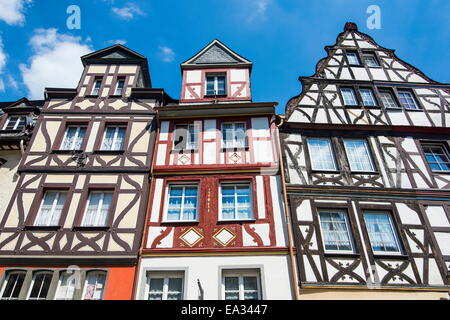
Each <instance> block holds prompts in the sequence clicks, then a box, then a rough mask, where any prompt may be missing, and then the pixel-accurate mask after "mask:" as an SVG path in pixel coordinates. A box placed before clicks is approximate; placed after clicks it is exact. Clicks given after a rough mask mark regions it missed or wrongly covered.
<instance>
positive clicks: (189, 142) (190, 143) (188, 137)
mask: <svg viewBox="0 0 450 320" xmlns="http://www.w3.org/2000/svg"><path fill="white" fill-rule="evenodd" d="M197 139H198V126H196V125H195V124H181V125H176V126H175V139H174V149H175V150H195V149H197Z"/></svg>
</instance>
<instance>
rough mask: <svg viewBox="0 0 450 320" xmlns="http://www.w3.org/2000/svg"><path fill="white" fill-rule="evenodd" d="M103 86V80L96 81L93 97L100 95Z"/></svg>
mask: <svg viewBox="0 0 450 320" xmlns="http://www.w3.org/2000/svg"><path fill="white" fill-rule="evenodd" d="M101 86H102V78H97V79H95V81H94V87H93V88H92V95H93V96H98V95H99V93H100V87H101Z"/></svg>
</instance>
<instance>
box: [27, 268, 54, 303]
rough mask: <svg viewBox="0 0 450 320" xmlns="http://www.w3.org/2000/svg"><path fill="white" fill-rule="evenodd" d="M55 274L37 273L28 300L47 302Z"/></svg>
mask: <svg viewBox="0 0 450 320" xmlns="http://www.w3.org/2000/svg"><path fill="white" fill-rule="evenodd" d="M52 277H53V273H51V272H36V273H35V274H34V276H33V281H32V282H31V286H30V291H29V292H28V298H27V300H47V295H48V291H49V289H50V283H51V282H52Z"/></svg>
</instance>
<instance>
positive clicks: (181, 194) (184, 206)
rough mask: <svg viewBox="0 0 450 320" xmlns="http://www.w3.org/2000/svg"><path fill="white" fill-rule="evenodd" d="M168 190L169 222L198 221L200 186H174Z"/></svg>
mask: <svg viewBox="0 0 450 320" xmlns="http://www.w3.org/2000/svg"><path fill="white" fill-rule="evenodd" d="M168 189H169V190H168V192H169V195H168V209H167V221H197V206H198V186H197V185H179V184H172V185H169V187H168Z"/></svg>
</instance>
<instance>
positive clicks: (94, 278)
mask: <svg viewBox="0 0 450 320" xmlns="http://www.w3.org/2000/svg"><path fill="white" fill-rule="evenodd" d="M105 283H106V272H104V271H93V272H89V273H88V274H87V276H86V283H85V285H84V294H83V300H102V299H103V293H104V291H105Z"/></svg>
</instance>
